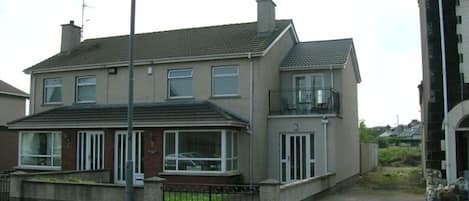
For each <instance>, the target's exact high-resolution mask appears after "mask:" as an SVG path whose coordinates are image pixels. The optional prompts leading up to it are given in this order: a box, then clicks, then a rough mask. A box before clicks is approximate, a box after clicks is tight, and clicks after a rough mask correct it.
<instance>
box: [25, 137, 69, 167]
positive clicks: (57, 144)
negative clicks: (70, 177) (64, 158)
mask: <svg viewBox="0 0 469 201" xmlns="http://www.w3.org/2000/svg"><path fill="white" fill-rule="evenodd" d="M61 144H62V140H61V134H60V133H59V132H21V133H20V153H19V161H18V162H19V166H21V167H45V168H60V166H61V163H62V162H61V153H62V146H61Z"/></svg>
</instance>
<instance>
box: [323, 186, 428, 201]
mask: <svg viewBox="0 0 469 201" xmlns="http://www.w3.org/2000/svg"><path fill="white" fill-rule="evenodd" d="M314 201H425V195H423V194H413V193H407V192H403V191H399V190H373V189H369V188H365V187H362V186H359V185H357V184H356V185H354V186H352V187H349V188H345V189H340V190H336V191H331V192H327V193H325V194H323V195H321V196H319V197H318V198H317V199H315V200H314Z"/></svg>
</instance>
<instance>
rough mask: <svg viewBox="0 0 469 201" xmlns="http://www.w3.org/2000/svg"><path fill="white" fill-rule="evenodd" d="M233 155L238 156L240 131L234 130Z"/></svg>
mask: <svg viewBox="0 0 469 201" xmlns="http://www.w3.org/2000/svg"><path fill="white" fill-rule="evenodd" d="M233 157H238V133H237V132H233Z"/></svg>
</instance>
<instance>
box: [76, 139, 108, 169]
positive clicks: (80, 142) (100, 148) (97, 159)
mask: <svg viewBox="0 0 469 201" xmlns="http://www.w3.org/2000/svg"><path fill="white" fill-rule="evenodd" d="M98 169H104V132H103V131H79V132H78V137H77V170H98Z"/></svg>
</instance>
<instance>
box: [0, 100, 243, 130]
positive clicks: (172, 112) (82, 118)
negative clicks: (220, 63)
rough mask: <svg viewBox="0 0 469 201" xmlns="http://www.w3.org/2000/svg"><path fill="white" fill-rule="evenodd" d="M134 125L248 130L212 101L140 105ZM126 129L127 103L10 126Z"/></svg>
mask: <svg viewBox="0 0 469 201" xmlns="http://www.w3.org/2000/svg"><path fill="white" fill-rule="evenodd" d="M134 124H135V126H136V127H169V126H175V127H178V126H181V127H185V126H208V125H214V126H235V127H244V126H245V125H246V122H245V121H244V120H242V119H240V118H238V117H236V116H235V115H233V114H231V113H229V112H227V111H225V110H223V109H221V108H219V107H218V106H216V105H215V104H213V103H210V102H208V101H170V102H162V103H141V104H136V105H135V107H134ZM126 126H127V105H126V104H107V105H96V104H90V105H72V106H64V107H60V108H56V109H52V110H48V111H45V112H42V113H37V114H34V115H31V116H27V117H25V118H22V119H19V120H15V121H13V122H9V123H8V127H9V128H13V129H29V128H31V129H32V128H86V127H93V128H96V127H100V128H113V127H126Z"/></svg>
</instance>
